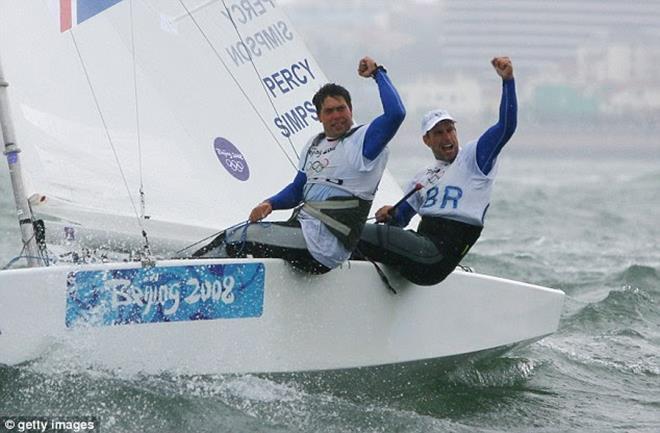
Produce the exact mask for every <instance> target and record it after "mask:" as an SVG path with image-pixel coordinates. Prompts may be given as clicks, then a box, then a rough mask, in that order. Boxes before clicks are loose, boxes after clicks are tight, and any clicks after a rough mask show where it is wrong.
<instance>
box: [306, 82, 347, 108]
mask: <svg viewBox="0 0 660 433" xmlns="http://www.w3.org/2000/svg"><path fill="white" fill-rule="evenodd" d="M328 96H332V97H335V98H336V97H338V96H341V97H342V98H344V100H345V101H346V104H348V108H349V109H350V110H353V106H352V105H351V94H350V93H348V90H346V89H345V88H343V87H342V86H340V85H339V84H335V83H328V84H326V85H324V86H323V87H321V88H320V89H319V90H318V92H316V94H314V97H313V98H312V103H314V106H315V107H316V112H317V113H318V114H320V113H321V106H322V105H323V101H325V98H327V97H328Z"/></svg>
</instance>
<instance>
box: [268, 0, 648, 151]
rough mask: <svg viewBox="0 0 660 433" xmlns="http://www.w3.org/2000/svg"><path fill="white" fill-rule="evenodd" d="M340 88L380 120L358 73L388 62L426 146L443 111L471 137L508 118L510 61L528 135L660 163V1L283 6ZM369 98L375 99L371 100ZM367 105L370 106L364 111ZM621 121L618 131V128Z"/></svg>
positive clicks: (344, 1)
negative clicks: (368, 63) (500, 109)
mask: <svg viewBox="0 0 660 433" xmlns="http://www.w3.org/2000/svg"><path fill="white" fill-rule="evenodd" d="M280 4H282V5H283V6H284V8H285V12H286V13H287V15H288V16H289V18H290V20H291V21H292V23H293V25H294V27H295V28H296V29H297V30H298V32H299V33H301V35H302V36H303V38H304V39H305V40H306V42H307V44H308V46H309V47H310V50H311V51H312V53H313V54H314V56H315V57H316V59H317V61H318V62H319V64H320V65H321V67H322V68H323V69H324V71H325V72H326V75H328V77H329V79H330V80H331V81H337V82H340V83H342V84H345V85H346V86H347V87H348V88H349V89H350V90H351V91H352V93H353V96H354V100H355V113H356V117H357V118H365V119H367V118H369V117H372V116H373V115H375V114H378V110H379V109H380V107H379V106H378V100H377V97H375V96H374V95H375V94H374V93H373V89H371V88H370V87H369V86H368V85H366V84H365V82H364V81H361V80H360V79H359V78H358V77H357V75H356V73H355V66H356V64H357V60H358V59H359V58H360V56H362V55H364V54H369V55H371V56H373V57H374V58H376V60H377V61H379V62H381V63H383V64H385V65H386V66H387V67H388V69H389V72H390V76H391V78H392V79H393V81H394V82H395V84H396V85H397V87H398V88H399V90H400V93H401V94H402V96H403V99H404V103H405V104H406V106H407V108H408V112H409V115H408V118H407V119H406V123H405V125H404V128H403V130H402V136H403V137H404V138H405V139H412V140H414V139H417V137H416V134H417V131H418V123H419V118H420V117H421V115H422V114H423V113H424V112H425V111H426V110H428V109H430V108H434V107H436V106H438V105H442V106H445V108H448V109H449V110H450V111H454V112H455V114H456V117H458V118H459V128H460V129H459V132H460V133H461V138H462V140H468V139H471V138H476V137H474V135H478V134H479V133H480V132H481V131H482V130H483V129H484V128H485V127H487V126H489V125H490V124H491V123H493V122H494V121H495V120H496V109H497V105H498V103H499V89H500V87H499V81H498V78H497V76H496V75H495V73H494V72H493V71H492V68H491V67H490V65H489V60H490V58H491V57H492V56H495V55H509V56H510V57H511V58H512V59H513V62H514V66H515V68H516V82H517V90H518V99H519V107H520V115H519V118H520V122H519V129H518V133H517V139H520V138H524V139H526V140H527V139H528V138H527V136H528V135H529V136H531V137H534V139H535V140H536V142H537V143H536V144H537V145H538V146H545V147H550V148H555V147H560V148H566V147H568V148H572V147H575V146H574V145H575V142H576V141H579V143H580V145H581V148H582V149H591V148H594V149H595V150H596V151H597V150H598V149H600V148H603V149H605V148H608V149H610V148H614V149H618V150H622V149H623V150H624V151H627V149H636V148H639V149H641V150H643V151H644V152H647V153H648V152H650V154H651V155H655V156H657V157H658V159H659V160H660V142H659V141H658V138H656V137H658V130H660V128H659V127H658V122H657V121H656V119H660V74H658V73H657V71H658V69H660V25H659V24H658V23H660V1H656V0H629V1H626V2H619V1H614V0H581V1H577V0H574V1H573V0H571V1H569V0H555V1H548V2H537V1H531V0H497V1H489V0H471V1H462V0H379V1H360V0H335V1H333V2H316V1H311V0H284V1H282V0H280ZM364 101H367V102H366V103H364ZM361 102H362V104H361ZM613 125H616V127H613Z"/></svg>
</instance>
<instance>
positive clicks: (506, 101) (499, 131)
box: [477, 78, 518, 175]
mask: <svg viewBox="0 0 660 433" xmlns="http://www.w3.org/2000/svg"><path fill="white" fill-rule="evenodd" d="M517 122H518V102H517V101H516V84H515V81H514V80H513V78H512V79H510V80H503V82H502V100H501V101H500V119H499V120H498V122H497V123H496V124H495V125H493V126H491V127H490V128H489V129H488V131H486V132H484V133H483V135H482V136H481V137H479V141H478V142H477V165H478V166H479V169H480V170H481V172H482V173H483V174H486V175H487V174H488V173H490V171H491V170H492V169H493V165H494V164H495V159H496V158H497V155H499V154H500V151H501V150H502V148H503V147H504V145H505V144H506V143H507V141H509V139H510V138H511V136H512V135H513V133H514V132H515V130H516V124H517Z"/></svg>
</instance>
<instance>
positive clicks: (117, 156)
mask: <svg viewBox="0 0 660 433" xmlns="http://www.w3.org/2000/svg"><path fill="white" fill-rule="evenodd" d="M69 33H70V34H71V40H72V41H73V45H74V47H75V49H76V53H77V54H78V59H79V60H80V65H81V66H82V70H83V73H84V74H85V79H86V80H87V85H88V86H89V90H90V92H91V94H92V99H93V100H94V104H95V105H96V110H97V111H98V113H99V117H100V119H101V123H102V124H103V129H104V131H105V134H106V137H107V139H108V143H109V144H110V148H111V149H112V153H113V155H114V157H115V162H116V163H117V168H118V169H119V173H120V175H121V178H122V181H123V182H124V187H125V188H126V192H127V193H128V199H129V200H130V202H131V206H132V207H133V212H134V213H135V218H136V220H137V223H138V225H139V227H140V229H141V230H142V231H144V226H143V225H142V221H141V219H140V215H139V213H138V211H137V207H136V206H135V201H134V200H133V195H132V194H131V189H130V187H129V185H128V180H127V179H126V175H125V173H124V169H123V168H122V165H121V161H120V159H119V154H118V153H117V149H116V148H115V145H114V142H113V141H112V136H111V135H110V130H109V128H108V124H107V122H106V120H105V116H103V111H102V110H101V104H100V103H99V100H98V97H97V96H96V92H95V91H94V85H93V84H92V80H91V77H90V76H89V72H88V71H87V67H86V66H85V61H84V60H83V58H82V54H81V53H80V49H79V47H78V43H77V42H76V37H75V36H74V34H73V30H70V31H69Z"/></svg>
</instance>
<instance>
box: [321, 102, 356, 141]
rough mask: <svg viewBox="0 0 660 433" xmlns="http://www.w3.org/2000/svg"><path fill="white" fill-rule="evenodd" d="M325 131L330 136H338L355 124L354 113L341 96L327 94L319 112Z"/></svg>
mask: <svg viewBox="0 0 660 433" xmlns="http://www.w3.org/2000/svg"><path fill="white" fill-rule="evenodd" d="M318 115H319V121H320V122H321V123H322V124H323V132H325V135H326V137H328V138H337V137H339V136H341V135H343V134H345V133H346V132H348V130H349V129H351V126H353V113H352V111H351V108H350V107H349V105H348V103H347V102H346V100H345V99H344V98H343V97H341V96H326V98H325V99H324V100H323V103H322V104H321V110H320V112H319V113H318Z"/></svg>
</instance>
